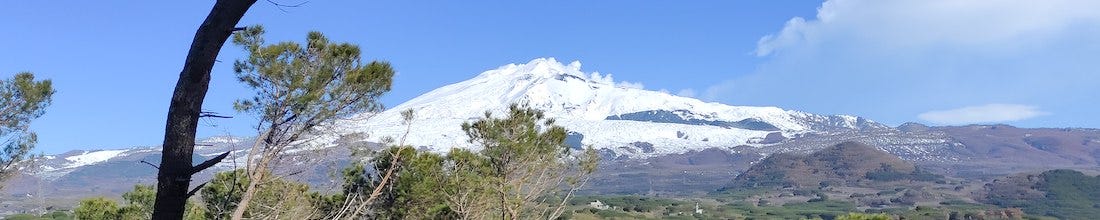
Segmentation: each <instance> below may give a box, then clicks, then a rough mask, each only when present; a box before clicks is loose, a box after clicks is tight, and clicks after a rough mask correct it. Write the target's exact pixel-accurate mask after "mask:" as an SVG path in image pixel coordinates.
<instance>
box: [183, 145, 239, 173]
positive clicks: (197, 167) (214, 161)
mask: <svg viewBox="0 0 1100 220" xmlns="http://www.w3.org/2000/svg"><path fill="white" fill-rule="evenodd" d="M231 152H232V151H226V152H225V153H222V154H220V155H218V156H216V157H214V158H210V159H209V160H206V161H203V162H202V163H200V164H199V165H195V167H192V168H191V175H194V174H196V173H198V172H199V171H203V170H205V169H207V168H210V167H212V166H214V165H216V164H218V163H221V162H222V160H224V159H225V157H227V156H229V153H231Z"/></svg>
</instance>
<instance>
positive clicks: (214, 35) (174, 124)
mask: <svg viewBox="0 0 1100 220" xmlns="http://www.w3.org/2000/svg"><path fill="white" fill-rule="evenodd" d="M254 3H256V0H218V1H217V2H216V3H214V7H213V8H212V9H211V10H210V14H209V15H207V16H206V20H205V21H203V22H202V25H201V26H199V29H198V31H196V32H195V38H194V40H193V41H192V42H191V49H190V51H188V52H187V58H186V61H185V62H184V64H183V71H182V72H180V78H179V81H177V82H176V88H175V91H174V92H173V93H172V102H171V105H170V106H169V107H168V120H167V122H166V123H165V128H164V143H163V145H162V146H163V150H162V154H161V161H160V168H159V169H160V171H159V173H157V198H156V203H155V205H154V206H153V219H182V218H183V213H184V205H185V204H187V197H189V194H190V193H189V192H188V187H189V186H188V185H189V184H190V182H191V175H192V174H195V173H197V172H199V171H202V169H205V168H207V167H209V166H212V165H213V164H216V163H217V162H218V161H220V160H221V159H224V158H225V156H224V155H225V154H223V155H222V156H219V157H216V158H215V159H212V160H211V161H207V162H204V163H203V164H200V165H199V166H192V162H191V159H192V158H191V155H192V154H193V153H194V147H195V130H196V129H197V127H198V121H199V113H200V112H201V111H202V102H203V99H205V98H206V90H207V88H208V87H209V86H210V69H211V68H213V66H214V59H215V58H217V57H218V52H220V51H221V48H222V45H224V44H225V41H226V40H228V39H229V36H230V35H231V34H232V33H233V28H234V26H236V25H237V22H239V21H240V20H241V17H244V14H245V12H247V11H248V8H250V7H252V4H254Z"/></svg>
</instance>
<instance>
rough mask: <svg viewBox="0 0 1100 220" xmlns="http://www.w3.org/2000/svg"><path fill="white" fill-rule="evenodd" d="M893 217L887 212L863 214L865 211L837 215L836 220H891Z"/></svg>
mask: <svg viewBox="0 0 1100 220" xmlns="http://www.w3.org/2000/svg"><path fill="white" fill-rule="evenodd" d="M891 219H893V217H890V215H887V214H863V213H848V214H847V215H842V216H837V217H836V220H891Z"/></svg>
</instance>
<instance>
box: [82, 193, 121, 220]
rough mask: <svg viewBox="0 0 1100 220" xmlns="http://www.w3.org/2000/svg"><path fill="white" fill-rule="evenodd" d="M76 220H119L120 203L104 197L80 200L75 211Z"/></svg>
mask: <svg viewBox="0 0 1100 220" xmlns="http://www.w3.org/2000/svg"><path fill="white" fill-rule="evenodd" d="M73 214H74V215H75V216H76V219H117V218H118V217H119V215H118V203H116V202H115V201H114V200H110V199H107V198H103V197H96V198H90V199H84V200H80V204H78V205H77V206H76V208H75V209H73Z"/></svg>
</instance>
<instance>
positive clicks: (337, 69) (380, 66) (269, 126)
mask: <svg viewBox="0 0 1100 220" xmlns="http://www.w3.org/2000/svg"><path fill="white" fill-rule="evenodd" d="M263 34H264V29H263V27H261V26H254V27H250V28H247V29H245V30H244V31H242V32H240V33H238V34H235V35H234V36H233V44H236V45H238V46H241V47H242V48H243V49H244V50H245V52H246V53H247V54H248V58H246V59H239V60H237V61H236V62H235V63H234V64H233V69H234V72H236V75H237V79H238V80H240V81H241V82H242V83H244V84H245V85H246V86H248V87H250V88H252V90H254V92H255V93H254V94H253V96H252V97H250V98H247V99H241V100H238V101H237V102H236V103H234V108H235V109H236V110H238V111H241V112H247V113H252V114H254V115H256V116H258V117H259V119H260V120H259V122H258V125H257V126H256V127H257V128H258V129H259V130H260V136H259V137H258V138H257V145H256V146H254V147H253V149H252V150H253V153H255V155H253V154H250V155H249V158H248V166H249V169H248V170H249V173H248V176H249V179H250V180H252V182H251V185H249V186H248V187H246V191H245V192H244V194H242V196H241V199H240V200H237V201H239V206H240V207H241V208H238V209H251V208H252V206H250V205H249V204H250V203H251V202H252V201H253V197H255V196H256V194H257V192H256V189H257V188H259V185H266V184H267V182H268V178H267V176H266V175H265V174H267V173H268V170H269V167H268V166H269V165H270V164H271V160H273V158H277V157H279V155H280V154H282V152H283V151H284V150H285V148H286V147H287V146H289V145H290V144H291V143H294V142H295V141H299V139H300V138H301V137H302V135H305V134H307V133H309V132H314V129H315V128H316V127H317V126H321V125H323V124H326V123H331V122H332V121H333V120H335V119H338V118H343V117H347V116H350V115H353V114H357V113H361V112H365V111H377V110H380V109H382V105H381V103H379V102H378V98H379V97H380V96H382V94H385V93H386V92H389V91H390V86H391V84H392V81H393V74H394V71H393V68H392V67H391V66H390V64H389V63H388V62H382V61H372V62H369V63H363V62H362V61H361V55H360V49H359V46H357V45H354V44H349V43H335V42H330V41H329V40H328V38H326V37H325V36H324V35H323V34H321V33H320V32H310V33H309V34H308V35H307V36H306V43H305V45H301V44H299V43H296V42H282V43H276V44H270V45H266V42H265V41H264V38H263ZM253 157H256V159H257V160H255V161H254V160H253ZM282 183H287V182H282ZM276 187H284V188H288V190H290V191H294V192H297V191H299V190H298V188H301V187H298V186H293V185H286V184H284V185H281V186H276ZM303 193H304V192H303ZM302 197H303V198H310V199H309V200H312V201H310V202H309V203H310V206H312V205H319V206H321V207H320V208H321V209H322V210H328V211H331V210H332V208H333V207H334V205H335V204H336V202H340V201H341V200H344V199H341V198H337V197H327V198H325V196H321V195H312V196H309V195H305V194H303V195H302ZM280 205H282V203H280ZM295 208H297V207H295ZM241 211H245V210H238V211H237V212H236V213H237V214H238V215H239V214H240V213H241ZM280 212H283V211H282V210H280ZM293 212H295V213H298V212H299V211H293ZM253 214H257V213H253ZM284 216H285V215H280V217H284ZM237 217H240V216H237Z"/></svg>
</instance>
